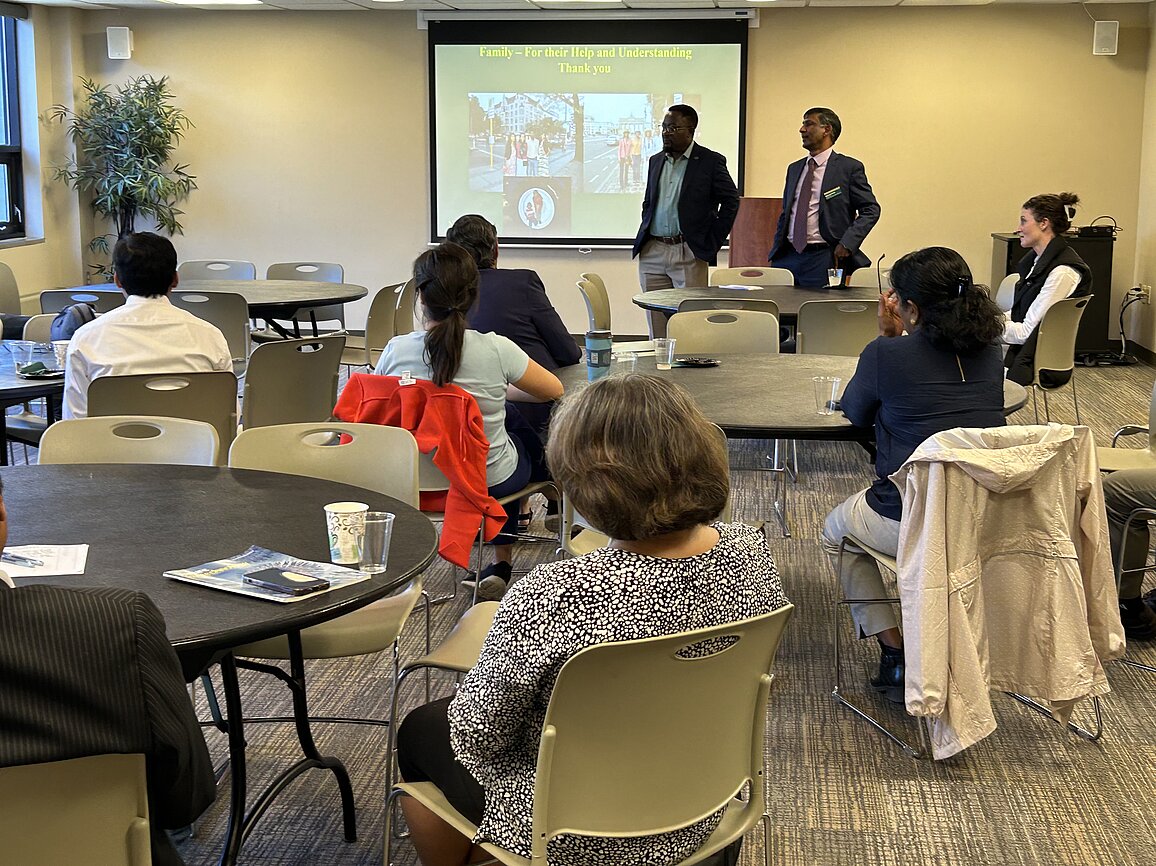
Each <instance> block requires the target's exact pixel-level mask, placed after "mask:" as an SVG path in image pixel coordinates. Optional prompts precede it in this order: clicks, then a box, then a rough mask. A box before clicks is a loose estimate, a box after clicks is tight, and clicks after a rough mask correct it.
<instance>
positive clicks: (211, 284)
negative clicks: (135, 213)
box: [177, 280, 369, 319]
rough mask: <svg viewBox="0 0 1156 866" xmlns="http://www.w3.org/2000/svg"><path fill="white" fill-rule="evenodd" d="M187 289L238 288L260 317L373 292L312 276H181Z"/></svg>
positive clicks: (183, 288) (251, 310) (181, 287)
mask: <svg viewBox="0 0 1156 866" xmlns="http://www.w3.org/2000/svg"><path fill="white" fill-rule="evenodd" d="M177 289H178V290H179V291H185V292H236V293H237V294H238V295H242V296H244V298H245V302H246V303H247V304H248V305H249V314H250V315H251V316H253V317H254V318H257V319H266V318H271V317H275V316H280V317H284V316H285V315H286V314H287V313H292V312H293V311H294V310H297V309H300V308H301V307H324V306H326V305H327V304H346V303H349V302H350V301H356V300H360V299H361V298H364V297H365V296H366V295H368V294H369V290H368V289H367V288H365V286H355V285H353V284H352V283H323V282H313V281H310V280H181V282H180V283H179V284H178V285H177Z"/></svg>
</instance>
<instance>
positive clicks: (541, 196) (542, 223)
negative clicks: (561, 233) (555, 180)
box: [518, 186, 554, 229]
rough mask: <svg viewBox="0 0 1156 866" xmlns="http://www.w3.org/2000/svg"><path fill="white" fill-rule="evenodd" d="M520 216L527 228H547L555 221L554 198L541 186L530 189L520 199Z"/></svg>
mask: <svg viewBox="0 0 1156 866" xmlns="http://www.w3.org/2000/svg"><path fill="white" fill-rule="evenodd" d="M518 216H519V217H520V218H521V220H522V222H523V223H525V224H526V227H527V228H531V229H544V228H546V226H548V225H550V223H552V222H553V221H554V196H553V195H552V194H551V193H550V192H549V191H547V190H544V189H542V188H541V187H539V186H533V187H530V188H529V189H528V190H526V191H525V192H524V193H522V195H521V197H520V198H519V199H518Z"/></svg>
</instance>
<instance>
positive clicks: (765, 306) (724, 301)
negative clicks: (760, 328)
mask: <svg viewBox="0 0 1156 866" xmlns="http://www.w3.org/2000/svg"><path fill="white" fill-rule="evenodd" d="M697 310H755V311H756V312H760V313H770V314H771V315H772V316H774V317H775V318H776V319H777V318H778V317H779V305H778V304H777V303H776V302H774V301H772V300H771V299H770V298H765V299H760V298H687V299H686V300H684V301H679V304H678V311H679V312H680V313H693V312H695V311H697Z"/></svg>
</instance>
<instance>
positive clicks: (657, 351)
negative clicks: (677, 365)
mask: <svg viewBox="0 0 1156 866" xmlns="http://www.w3.org/2000/svg"><path fill="white" fill-rule="evenodd" d="M673 363H674V340H673V339H672V338H671V337H656V338H655V340H654V366H655V367H656V368H657V369H659V370H669V369H670V365H671V364H673Z"/></svg>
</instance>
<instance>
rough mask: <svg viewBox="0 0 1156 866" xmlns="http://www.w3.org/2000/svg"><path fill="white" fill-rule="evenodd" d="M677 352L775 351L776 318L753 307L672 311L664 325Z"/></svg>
mask: <svg viewBox="0 0 1156 866" xmlns="http://www.w3.org/2000/svg"><path fill="white" fill-rule="evenodd" d="M666 332H667V334H668V335H669V336H670V337H673V338H674V340H675V347H674V349H675V352H676V353H677V354H679V355H699V354H704V355H705V354H712V353H716V354H753V353H769V354H775V353H777V352H778V351H779V320H778V317H776V316H773V315H771V314H770V313H764V312H759V311H756V310H695V311H693V312H687V313H682V312H679V313H675V314H674V315H673V316H671V317H670V321H668V322H667V324H666Z"/></svg>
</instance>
